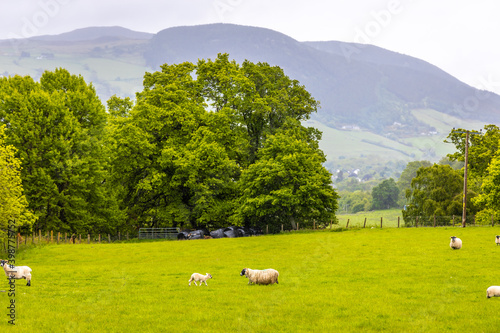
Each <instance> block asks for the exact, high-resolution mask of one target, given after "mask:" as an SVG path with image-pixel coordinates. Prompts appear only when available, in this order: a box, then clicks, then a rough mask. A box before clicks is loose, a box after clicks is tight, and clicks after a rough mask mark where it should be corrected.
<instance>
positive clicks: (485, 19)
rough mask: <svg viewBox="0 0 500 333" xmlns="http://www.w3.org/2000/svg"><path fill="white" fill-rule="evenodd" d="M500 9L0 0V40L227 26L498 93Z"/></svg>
mask: <svg viewBox="0 0 500 333" xmlns="http://www.w3.org/2000/svg"><path fill="white" fill-rule="evenodd" d="M499 14H500V1H497V0H475V1H471V0H438V1H435V0H330V1H327V0H307V1H305V0H302V1H299V0H177V1H175V0H163V1H162V0H125V1H123V0H0V39H10V38H26V37H32V36H37V35H54V34H59V33H64V32H68V31H72V30H75V29H79V28H85V27H92V26H122V27H125V28H129V29H132V30H136V31H143V32H150V33H157V32H159V31H161V30H163V29H166V28H169V27H175V26H186V25H188V26H189V25H200V24H209V23H233V24H241V25H248V26H255V27H262V28H268V29H272V30H275V31H278V32H281V33H283V34H286V35H288V36H290V37H292V38H294V39H296V40H298V41H327V40H337V41H344V42H358V43H364V44H373V45H376V46H379V47H383V48H385V49H388V50H391V51H395V52H399V53H402V54H406V55H410V56H413V57H416V58H420V59H422V60H425V61H427V62H429V63H431V64H433V65H435V66H437V67H439V68H441V69H443V70H444V71H446V72H448V73H449V74H451V75H453V76H455V77H456V78H458V79H459V80H461V81H463V82H465V83H467V84H469V85H471V86H474V87H476V88H479V89H482V90H488V91H493V92H496V93H497V94H500V43H499V42H498V40H499V33H500V19H499ZM0 71H1V68H0Z"/></svg>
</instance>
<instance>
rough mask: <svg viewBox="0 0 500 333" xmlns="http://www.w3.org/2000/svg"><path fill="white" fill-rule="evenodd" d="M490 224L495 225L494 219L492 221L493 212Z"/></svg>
mask: <svg viewBox="0 0 500 333" xmlns="http://www.w3.org/2000/svg"><path fill="white" fill-rule="evenodd" d="M491 226H492V227H494V226H495V221H493V214H491Z"/></svg>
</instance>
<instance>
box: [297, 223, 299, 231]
mask: <svg viewBox="0 0 500 333" xmlns="http://www.w3.org/2000/svg"><path fill="white" fill-rule="evenodd" d="M297 230H299V222H297Z"/></svg>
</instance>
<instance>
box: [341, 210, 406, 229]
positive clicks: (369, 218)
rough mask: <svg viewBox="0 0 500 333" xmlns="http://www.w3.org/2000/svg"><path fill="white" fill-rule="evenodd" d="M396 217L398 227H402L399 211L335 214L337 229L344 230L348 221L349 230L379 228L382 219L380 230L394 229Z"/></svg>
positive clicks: (401, 215)
mask: <svg viewBox="0 0 500 333" xmlns="http://www.w3.org/2000/svg"><path fill="white" fill-rule="evenodd" d="M398 217H399V220H400V221H399V225H400V227H403V226H404V221H403V213H402V211H401V209H386V210H374V211H370V212H358V213H352V214H337V220H338V222H339V223H338V227H342V228H345V227H346V226H347V220H349V228H353V227H359V228H362V227H363V226H364V225H365V218H366V228H380V220H381V219H382V228H395V227H397V226H398Z"/></svg>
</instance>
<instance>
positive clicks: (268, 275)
mask: <svg viewBox="0 0 500 333" xmlns="http://www.w3.org/2000/svg"><path fill="white" fill-rule="evenodd" d="M243 275H245V276H246V277H247V278H248V284H252V283H255V284H274V283H279V282H278V277H279V273H278V271H277V270H275V269H272V268H268V269H265V270H256V269H250V268H243V270H242V271H241V273H240V276H243Z"/></svg>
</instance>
